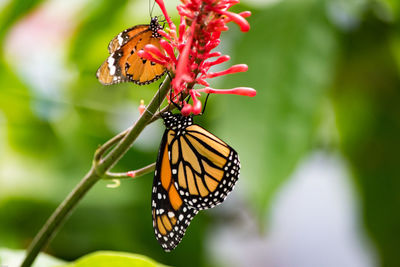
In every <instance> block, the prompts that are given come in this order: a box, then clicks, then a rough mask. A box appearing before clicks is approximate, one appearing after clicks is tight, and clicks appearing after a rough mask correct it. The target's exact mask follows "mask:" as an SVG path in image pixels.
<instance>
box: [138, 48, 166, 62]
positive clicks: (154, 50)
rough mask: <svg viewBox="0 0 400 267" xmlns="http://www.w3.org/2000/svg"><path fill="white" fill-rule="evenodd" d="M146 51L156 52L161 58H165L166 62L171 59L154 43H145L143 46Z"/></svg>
mask: <svg viewBox="0 0 400 267" xmlns="http://www.w3.org/2000/svg"><path fill="white" fill-rule="evenodd" d="M143 50H144V51H146V52H147V53H152V54H154V55H155V56H156V57H158V58H159V59H160V60H164V61H166V62H170V61H171V59H170V58H169V57H167V56H165V55H164V54H163V53H162V52H161V51H160V50H159V49H158V47H156V46H155V45H152V44H148V45H145V47H144V48H143Z"/></svg>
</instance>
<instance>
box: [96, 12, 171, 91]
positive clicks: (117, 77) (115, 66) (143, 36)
mask: <svg viewBox="0 0 400 267" xmlns="http://www.w3.org/2000/svg"><path fill="white" fill-rule="evenodd" d="M160 29H162V26H161V25H160V24H159V23H158V18H157V17H153V18H152V19H151V22H150V24H147V25H136V26H134V27H132V28H129V29H126V30H124V31H122V32H121V33H119V34H118V35H117V36H116V37H114V39H112V40H111V42H110V43H109V45H108V52H109V53H110V56H109V57H108V58H107V59H106V60H105V61H104V63H103V64H102V65H101V66H100V68H99V69H98V70H97V73H96V76H97V78H98V79H99V81H100V82H101V83H102V84H104V85H110V84H115V83H120V82H133V83H136V84H138V85H144V84H149V83H152V82H154V81H156V80H158V79H159V78H161V77H162V76H163V74H164V73H165V71H166V69H165V67H164V66H162V65H159V64H156V63H154V62H151V61H149V60H146V59H142V58H140V57H139V56H138V55H137V52H138V51H140V50H141V49H143V47H144V46H145V45H147V44H152V45H154V46H156V47H157V48H158V49H159V50H160V51H164V49H163V48H162V47H161V45H160V40H161V35H160V34H159V33H158V30H160Z"/></svg>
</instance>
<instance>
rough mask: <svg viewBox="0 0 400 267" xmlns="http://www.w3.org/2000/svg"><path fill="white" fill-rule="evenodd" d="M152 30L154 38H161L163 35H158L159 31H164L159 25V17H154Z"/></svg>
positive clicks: (151, 23)
mask: <svg viewBox="0 0 400 267" xmlns="http://www.w3.org/2000/svg"><path fill="white" fill-rule="evenodd" d="M149 28H150V30H151V31H152V32H153V34H152V37H154V38H161V35H160V34H159V33H158V30H162V29H163V27H162V26H161V25H160V23H158V18H157V17H152V18H151V22H150V25H149Z"/></svg>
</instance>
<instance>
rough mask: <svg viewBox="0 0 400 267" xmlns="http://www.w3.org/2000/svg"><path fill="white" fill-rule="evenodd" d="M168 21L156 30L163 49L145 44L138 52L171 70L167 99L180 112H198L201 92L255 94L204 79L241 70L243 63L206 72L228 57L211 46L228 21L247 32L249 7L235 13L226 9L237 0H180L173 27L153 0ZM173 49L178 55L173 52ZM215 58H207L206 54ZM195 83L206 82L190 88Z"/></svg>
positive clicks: (164, 9) (213, 45) (245, 66)
mask: <svg viewBox="0 0 400 267" xmlns="http://www.w3.org/2000/svg"><path fill="white" fill-rule="evenodd" d="M156 2H157V4H158V5H159V6H160V8H161V10H162V12H163V14H164V17H165V19H166V21H167V23H168V28H167V29H166V30H165V31H164V30H160V31H159V33H160V35H162V36H163V37H164V38H165V40H162V41H161V45H162V47H163V49H164V50H165V53H163V52H161V51H159V49H158V48H157V47H155V46H153V45H146V46H145V47H144V49H143V50H142V51H139V55H140V56H141V57H142V58H144V59H148V60H150V61H153V62H155V63H158V64H161V65H163V66H165V67H166V68H167V69H168V70H169V72H170V73H171V75H172V77H174V78H173V80H172V82H171V85H172V93H171V96H170V99H169V100H170V101H174V102H175V103H177V102H180V103H181V104H182V105H183V108H182V110H181V113H182V114H183V115H185V116H187V115H189V114H191V113H193V114H199V113H200V112H201V109H202V104H201V102H200V100H199V99H198V97H199V96H200V94H201V93H207V94H210V93H211V94H236V95H244V96H255V95H256V91H255V90H254V89H252V88H248V87H239V88H234V89H213V88H210V87H209V83H208V81H206V79H211V78H214V77H219V76H223V75H227V74H232V73H236V72H245V71H247V69H248V67H247V65H245V64H238V65H234V66H231V67H230V68H228V69H227V70H224V71H219V72H209V70H210V68H211V67H212V66H215V65H218V64H221V63H223V62H226V61H228V60H229V59H230V57H229V56H228V55H221V53H219V52H213V51H212V50H213V49H215V48H216V47H218V45H219V44H220V42H221V40H220V36H221V32H223V31H226V30H228V29H229V28H228V27H227V26H226V24H227V23H228V22H231V21H233V22H235V23H236V24H237V25H238V26H239V27H240V30H241V31H243V32H247V31H248V30H249V29H250V25H249V23H248V22H247V20H246V19H245V18H246V17H248V16H250V15H251V13H250V12H249V11H245V12H242V13H239V14H236V13H232V12H230V11H228V9H229V8H230V7H232V6H233V5H235V4H237V3H239V1H238V0H181V2H182V4H180V5H178V6H177V9H178V13H179V15H180V16H181V19H180V24H179V27H178V32H177V27H176V26H175V24H174V23H173V22H172V21H171V18H170V17H169V16H168V13H167V10H166V8H165V5H164V2H163V0H156ZM175 53H177V54H178V56H175ZM213 57H216V59H215V60H212V61H209V59H210V58H213ZM196 84H200V85H203V86H206V87H205V88H202V89H194V86H195V85H196ZM182 95H183V96H188V95H190V96H191V98H192V102H193V104H189V103H186V102H185V101H184V100H183V99H181V97H182Z"/></svg>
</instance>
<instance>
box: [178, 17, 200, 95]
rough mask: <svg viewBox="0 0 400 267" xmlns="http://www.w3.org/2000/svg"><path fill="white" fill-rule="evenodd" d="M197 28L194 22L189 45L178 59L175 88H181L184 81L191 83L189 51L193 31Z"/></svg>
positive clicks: (187, 44) (186, 45)
mask: <svg viewBox="0 0 400 267" xmlns="http://www.w3.org/2000/svg"><path fill="white" fill-rule="evenodd" d="M195 26H196V23H194V22H193V23H192V26H191V27H190V30H189V38H188V40H187V43H186V44H185V47H184V48H183V51H182V53H181V55H180V57H179V59H178V65H177V67H176V76H175V78H174V81H173V85H175V87H178V86H180V85H181V84H182V80H186V81H189V77H190V76H189V74H188V63H189V51H190V48H191V45H192V40H193V31H194V27H195ZM174 83H175V84H174Z"/></svg>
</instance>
